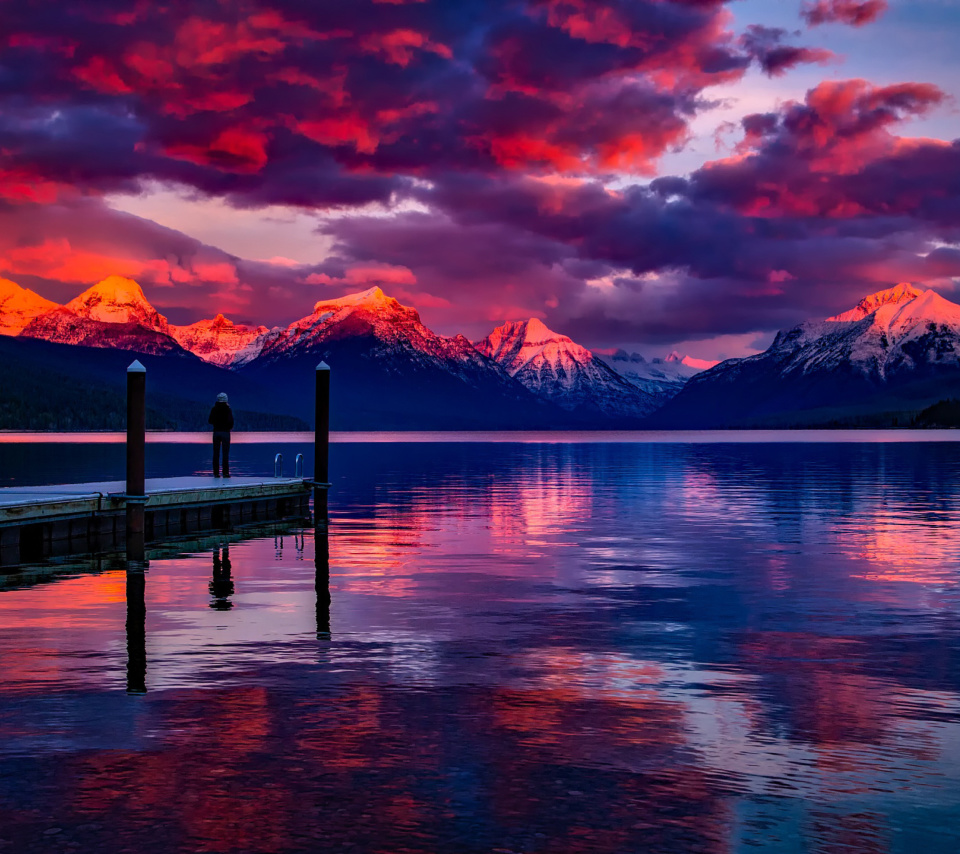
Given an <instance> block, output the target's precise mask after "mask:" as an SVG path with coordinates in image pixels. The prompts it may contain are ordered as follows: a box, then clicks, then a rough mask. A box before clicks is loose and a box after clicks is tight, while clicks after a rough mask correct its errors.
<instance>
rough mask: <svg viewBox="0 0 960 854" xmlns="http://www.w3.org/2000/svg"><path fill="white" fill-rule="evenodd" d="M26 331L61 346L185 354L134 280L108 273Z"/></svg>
mask: <svg viewBox="0 0 960 854" xmlns="http://www.w3.org/2000/svg"><path fill="white" fill-rule="evenodd" d="M20 334H21V335H23V336H25V337H28V338H41V339H43V340H45V341H52V342H54V343H57V344H77V345H81V346H84V347H106V348H113V349H119V350H131V351H134V352H138V353H169V352H182V348H181V347H180V345H179V344H177V342H176V341H174V340H173V338H172V337H171V336H170V324H169V323H167V319H166V318H165V317H164V316H163V315H162V314H160V312H158V311H157V310H156V309H155V308H154V307H153V306H152V305H150V303H149V302H147V298H146V297H145V296H144V294H143V290H142V289H141V288H140V285H138V284H137V283H136V282H135V281H133V279H125V278H123V277H121V276H109V277H108V278H106V279H104V280H103V281H102V282H98V283H97V284H95V285H93V287H91V288H88V289H87V290H85V291H84V292H83V293H82V294H80V296H78V297H75V298H74V299H72V300H70V302H68V303H67V304H66V305H64V306H56V307H55V308H53V309H51V310H50V311H47V312H44V313H43V314H41V315H39V316H37V317H35V318H34V319H33V320H32V321H31V322H30V323H29V324H27V325H26V326H25V327H24V329H23V331H22V332H21V333H20Z"/></svg>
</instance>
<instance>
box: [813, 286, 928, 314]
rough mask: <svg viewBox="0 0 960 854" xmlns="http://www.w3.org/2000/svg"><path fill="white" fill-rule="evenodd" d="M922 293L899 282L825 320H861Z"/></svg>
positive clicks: (908, 300)
mask: <svg viewBox="0 0 960 854" xmlns="http://www.w3.org/2000/svg"><path fill="white" fill-rule="evenodd" d="M924 293H925V291H924V290H922V289H920V288H916V287H914V286H913V285H911V284H910V283H909V282H901V283H900V284H899V285H897V286H896V287H892V288H887V289H886V290H882V291H877V292H876V293H875V294H870V296H866V297H864V298H863V299H862V300H860V302H858V303H857V305H856V307H855V308H851V309H850V310H849V311H845V312H843V313H841V314H837V315H835V316H834V317H828V318H827V320H834V321H841V322H842V321H851V320H853V321H856V320H863V318H865V317H867V316H868V315H870V314H873V313H874V312H875V311H876V310H877V309H878V308H880V307H881V306H884V305H901V304H902V303H906V302H912V301H913V300H915V299H916V298H917V297H919V296H922V295H923V294H924Z"/></svg>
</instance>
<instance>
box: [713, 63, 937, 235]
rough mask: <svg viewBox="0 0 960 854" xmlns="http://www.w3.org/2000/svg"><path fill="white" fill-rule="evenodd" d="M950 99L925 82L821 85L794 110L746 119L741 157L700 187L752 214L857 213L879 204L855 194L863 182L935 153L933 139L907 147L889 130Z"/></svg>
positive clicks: (716, 167)
mask: <svg viewBox="0 0 960 854" xmlns="http://www.w3.org/2000/svg"><path fill="white" fill-rule="evenodd" d="M944 98H945V96H944V94H943V92H941V91H940V90H939V89H938V88H937V87H936V86H931V85H929V84H921V83H904V84H900V85H896V86H883V87H876V86H873V85H871V84H870V83H868V82H867V81H865V80H846V81H837V82H829V83H822V84H820V85H819V86H817V87H816V88H815V89H812V90H811V91H810V92H808V93H807V98H806V102H805V103H803V104H798V103H792V104H788V105H787V106H786V107H785V108H784V110H783V112H782V113H781V114H779V115H775V114H768V115H761V116H748V117H747V118H746V119H745V120H744V128H745V137H744V141H743V143H741V145H740V146H739V153H738V154H737V155H736V156H735V157H732V158H728V159H726V160H718V161H715V162H713V163H710V164H708V165H707V166H706V167H704V168H703V169H702V170H700V172H699V173H698V174H697V176H696V181H695V185H694V186H695V188H696V190H697V192H699V193H701V194H705V195H706V196H707V197H710V198H715V199H722V200H724V201H726V202H728V203H730V204H732V205H734V206H735V207H736V208H737V209H738V210H740V211H742V212H744V213H747V214H749V215H751V216H764V217H772V216H782V215H784V214H794V215H804V216H821V215H823V216H831V217H851V216H856V215H859V214H861V213H863V212H864V211H865V210H866V209H867V208H868V207H870V206H872V205H873V204H874V202H873V201H872V200H871V201H869V202H868V200H867V196H865V195H864V194H863V193H862V192H860V191H859V190H857V191H856V192H854V191H853V190H854V188H857V187H859V185H860V183H861V182H860V181H859V180H856V179H857V176H859V175H860V174H862V173H863V172H864V170H865V169H867V168H869V167H870V165H871V164H873V163H882V162H883V161H885V160H887V159H889V158H891V157H896V156H900V155H902V153H903V152H904V150H905V149H909V150H914V149H916V147H917V146H918V145H919V146H921V147H924V148H929V145H928V141H913V142H908V141H905V140H903V139H901V138H900V137H897V136H895V135H894V134H892V133H891V132H890V128H891V127H892V126H893V125H895V124H897V123H898V122H901V121H903V120H904V119H905V118H908V117H910V116H917V115H923V114H925V113H926V112H928V111H929V110H930V109H932V108H934V107H936V106H937V105H939V104H941V103H943V101H944ZM947 147H948V148H949V146H947Z"/></svg>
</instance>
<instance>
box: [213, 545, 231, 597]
mask: <svg viewBox="0 0 960 854" xmlns="http://www.w3.org/2000/svg"><path fill="white" fill-rule="evenodd" d="M231 569H232V567H231V566H230V546H224V547H223V554H222V555H221V553H220V549H219V547H218V548H215V549H214V550H213V578H212V579H211V581H210V595H211V596H212V597H213V601H212V602H211V603H210V607H211V608H213V609H214V610H215V611H229V610H230V609H231V608H232V607H233V602H231V601H230V597H231V596H232V595H233V590H234V588H233V578H232V577H231V576H230V570H231Z"/></svg>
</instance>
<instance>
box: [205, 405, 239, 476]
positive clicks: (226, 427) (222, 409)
mask: <svg viewBox="0 0 960 854" xmlns="http://www.w3.org/2000/svg"><path fill="white" fill-rule="evenodd" d="M207 422H208V423H209V424H210V425H211V426H212V427H213V476H214V477H220V452H221V449H222V451H223V476H224V477H230V431H231V430H232V429H233V410H232V409H231V408H230V404H229V403H228V402H227V395H226V394H225V393H224V392H220V394H218V395H217V402H216V403H215V404H214V405H213V409H211V410H210V417H209V418H208V419H207Z"/></svg>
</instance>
